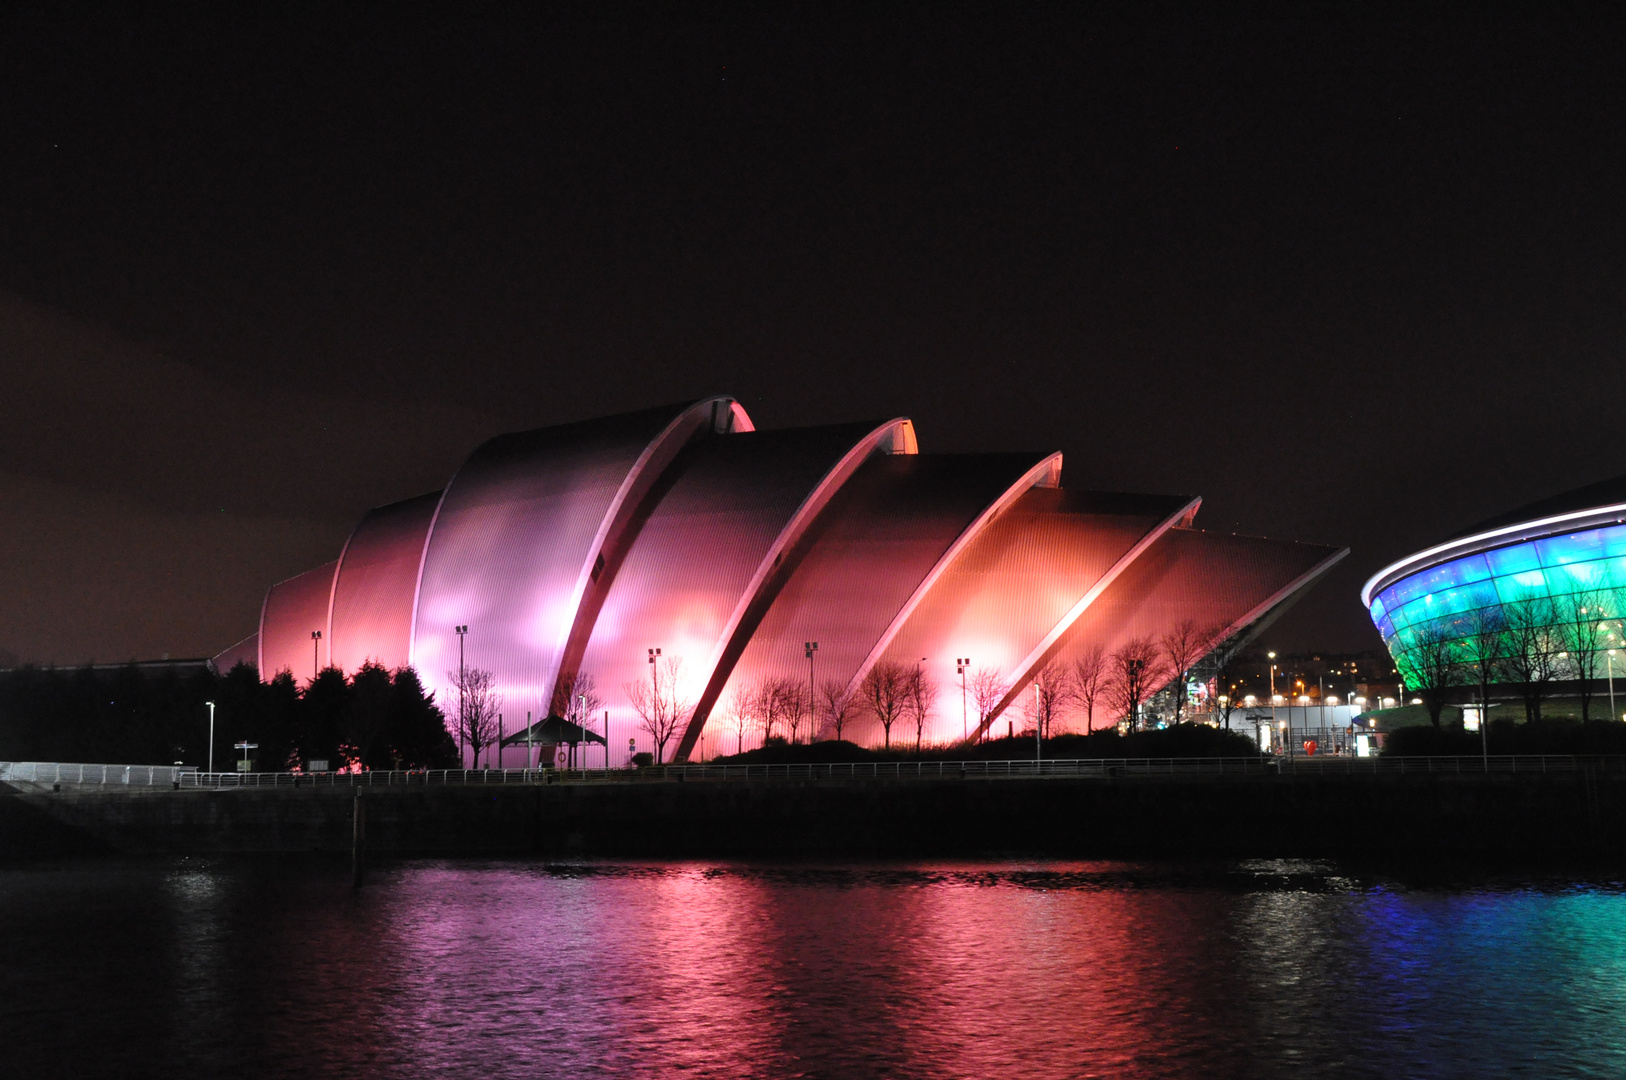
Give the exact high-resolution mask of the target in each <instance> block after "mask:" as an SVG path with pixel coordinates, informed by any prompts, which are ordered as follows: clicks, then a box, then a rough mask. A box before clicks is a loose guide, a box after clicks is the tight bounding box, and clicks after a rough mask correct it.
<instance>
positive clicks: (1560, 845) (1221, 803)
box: [0, 771, 1626, 858]
mask: <svg viewBox="0 0 1626 1080" xmlns="http://www.w3.org/2000/svg"><path fill="white" fill-rule="evenodd" d="M354 797H355V791H354V789H350V788H346V787H337V788H318V789H311V788H302V789H287V788H284V789H227V790H220V791H167V790H126V791H120V792H105V791H98V790H94V789H89V790H78V791H72V790H64V791H62V792H60V793H53V792H50V791H48V790H38V791H20V792H17V791H14V792H10V793H4V794H0V856H7V857H32V856H38V855H42V854H50V853H55V852H62V853H76V852H81V851H86V850H104V851H118V852H180V853H192V854H202V853H225V852H256V851H264V852H274V851H277V852H288V851H334V852H337V851H348V850H349V849H350V845H351V836H352V823H351V821H352V818H351V815H352V813H353V808H354ZM364 798H365V800H366V803H367V810H366V845H367V848H368V850H369V851H371V852H374V853H381V854H398V855H410V854H469V855H476V854H478V855H542V856H566V855H577V856H618V857H625V856H638V857H686V856H701V857H906V858H907V857H947V856H986V855H999V854H1032V855H1052V856H1066V857H1081V858H1093V857H1100V858H1148V857H1169V856H1208V857H1350V856H1355V857H1359V856H1434V855H1439V856H1460V855H1510V856H1547V855H1563V854H1576V855H1581V854H1586V855H1613V854H1616V853H1626V776H1622V775H1620V774H1600V773H1596V772H1588V771H1578V772H1573V773H1562V774H1548V775H1540V774H1536V775H1523V774H1519V775H1507V774H1493V775H1490V776H1455V775H1449V774H1447V775H1381V776H1320V777H1316V776H1304V775H1297V776H1282V777H1259V776H1253V777H1247V778H1237V779H1229V778H1227V779H1212V778H1209V779H1187V778H1156V777H1119V778H1054V779H1049V778H1046V779H1031V778H1028V779H1022V778H1017V779H967V780H956V779H943V780H935V779H934V780H856V779H840V780H817V781H782V780H781V781H773V782H760V781H690V782H687V783H677V782H643V783H638V782H630V783H602V782H600V783H559V784H535V785H506V786H492V787H482V786H478V785H471V786H467V787H464V786H455V785H454V786H439V785H432V786H427V787H394V788H372V789H366V793H365V796H364Z"/></svg>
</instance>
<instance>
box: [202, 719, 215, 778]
mask: <svg viewBox="0 0 1626 1080" xmlns="http://www.w3.org/2000/svg"><path fill="white" fill-rule="evenodd" d="M204 704H206V705H208V706H209V765H208V767H207V768H205V769H204V770H203V771H204V773H205V774H208V773H212V772H214V771H215V703H214V702H212V701H209V702H205V703H204Z"/></svg>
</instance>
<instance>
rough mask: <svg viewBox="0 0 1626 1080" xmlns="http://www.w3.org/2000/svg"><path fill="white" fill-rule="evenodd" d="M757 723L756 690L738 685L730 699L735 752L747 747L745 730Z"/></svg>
mask: <svg viewBox="0 0 1626 1080" xmlns="http://www.w3.org/2000/svg"><path fill="white" fill-rule="evenodd" d="M756 724H757V712H756V692H755V691H754V690H753V689H752V688H751V687H748V686H737V687H735V688H734V692H733V693H732V694H731V695H729V699H728V726H729V727H731V728H733V729H734V752H735V753H736V754H738V753H740V752H741V751H742V750H744V749H745V732H746V729H747V728H753V727H755V726H756Z"/></svg>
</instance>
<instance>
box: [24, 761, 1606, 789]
mask: <svg viewBox="0 0 1626 1080" xmlns="http://www.w3.org/2000/svg"><path fill="white" fill-rule="evenodd" d="M1579 769H1590V770H1594V771H1602V772H1626V756H1621V755H1612V756H1602V755H1600V756H1576V755H1567V754H1517V755H1514V754H1499V755H1493V756H1491V757H1489V758H1484V757H1477V756H1463V757H1387V758H1386V757H1366V758H1362V757H1350V756H1332V757H1308V758H1307V757H1302V756H1296V757H1291V758H1289V757H1275V756H1271V755H1253V756H1248V757H1187V758H1082V759H1077V758H1063V759H1058V760H1053V761H1033V760H1032V759H1027V760H1014V761H860V762H831V763H819V764H794V765H790V764H787V765H761V764H753V765H738V764H726V765H725V764H704V763H701V764H693V765H654V766H646V767H644V768H641V769H571V770H561V769H428V770H382V769H379V770H371V771H364V772H325V773H294V772H261V773H239V772H229V773H203V772H199V771H197V770H196V769H193V768H187V767H183V766H162V765H77V764H65V763H57V762H37V761H24V762H0V781H6V780H15V781H26V782H34V783H47V784H75V785H95V786H105V787H118V786H127V787H169V788H181V789H194V788H209V789H222V788H225V789H230V788H299V787H310V788H370V787H407V786H419V787H422V786H427V785H459V786H478V785H491V784H551V783H559V782H572V783H582V782H596V783H649V782H663V781H665V782H683V781H688V780H720V781H747V780H753V781H807V780H846V779H854V780H866V779H873V780H937V779H941V780H950V779H955V780H958V779H968V778H971V777H978V778H987V777H994V778H997V777H1102V778H1113V777H1128V776H1137V777H1142V776H1176V777H1207V778H1221V777H1236V778H1242V777H1248V776H1283V775H1286V776H1362V775H1369V776H1376V775H1411V774H1456V775H1472V774H1475V773H1487V772H1489V773H1564V772H1574V771H1576V770H1579Z"/></svg>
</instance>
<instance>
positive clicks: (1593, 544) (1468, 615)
mask: <svg viewBox="0 0 1626 1080" xmlns="http://www.w3.org/2000/svg"><path fill="white" fill-rule="evenodd" d="M1361 601H1362V602H1363V603H1364V604H1365V605H1366V607H1367V610H1368V611H1369V612H1370V613H1371V616H1372V622H1373V624H1374V625H1376V626H1377V628H1378V633H1379V634H1381V635H1382V636H1383V640H1384V643H1385V644H1386V645H1387V646H1388V648H1389V652H1390V654H1391V655H1392V656H1393V657H1394V659H1395V665H1396V667H1397V668H1399V670H1400V672H1401V674H1402V675H1403V676H1405V677H1406V679H1407V683H1408V685H1410V686H1412V687H1413V688H1415V687H1417V686H1418V685H1419V682H1420V679H1422V678H1426V676H1423V675H1421V674H1420V672H1419V666H1420V665H1421V664H1423V663H1424V661H1423V658H1422V653H1421V652H1420V651H1419V650H1420V649H1423V648H1429V647H1439V646H1443V647H1444V648H1445V649H1447V650H1450V653H1449V655H1454V656H1457V657H1460V658H1468V659H1471V654H1472V653H1473V652H1474V649H1473V645H1472V641H1473V639H1474V635H1475V634H1476V633H1480V634H1485V633H1491V632H1496V631H1498V630H1499V631H1500V632H1501V633H1502V634H1504V635H1507V634H1510V633H1511V634H1522V635H1523V637H1524V638H1527V639H1528V645H1527V646H1525V647H1521V648H1518V649H1515V650H1514V651H1516V652H1518V653H1519V654H1520V658H1521V659H1529V660H1531V661H1533V662H1536V663H1541V664H1546V665H1548V666H1549V671H1548V674H1549V675H1550V676H1551V677H1554V678H1575V677H1579V676H1585V677H1588V678H1590V677H1593V676H1592V675H1590V674H1587V673H1584V672H1583V673H1577V672H1576V671H1575V670H1573V668H1574V665H1573V664H1572V663H1568V662H1567V661H1568V660H1569V659H1570V657H1571V654H1572V652H1574V650H1573V649H1572V648H1570V647H1567V646H1566V642H1567V641H1568V640H1569V639H1570V638H1571V637H1572V636H1573V635H1574V634H1575V633H1576V632H1577V629H1578V630H1579V632H1580V633H1581V634H1582V635H1583V636H1588V635H1592V634H1597V635H1600V636H1599V639H1598V640H1597V641H1596V642H1588V641H1584V640H1583V641H1582V642H1581V643H1580V644H1581V652H1582V654H1583V655H1584V654H1585V652H1586V651H1588V650H1589V649H1591V651H1597V650H1598V649H1602V648H1609V647H1613V645H1614V642H1613V641H1612V640H1610V639H1609V637H1608V635H1609V634H1610V633H1611V632H1613V633H1617V634H1618V633H1620V629H1619V627H1618V626H1617V625H1615V623H1618V620H1619V619H1620V617H1621V615H1622V614H1623V610H1626V477H1619V478H1616V479H1614V480H1606V481H1604V482H1602V483H1598V484H1593V485H1590V486H1588V487H1584V488H1578V489H1576V490H1575V491H1570V492H1566V493H1564V494H1562V495H1557V496H1554V497H1552V498H1550V499H1544V500H1542V501H1540V502H1536V503H1531V504H1530V505H1528V506H1523V507H1520V508H1519V509H1517V510H1513V511H1510V512H1508V513H1506V514H1502V515H1499V516H1498V517H1495V518H1492V519H1490V520H1488V521H1483V522H1481V523H1479V524H1478V525H1475V526H1474V527H1473V528H1470V529H1468V530H1467V531H1465V532H1463V533H1461V534H1459V535H1457V536H1454V537H1452V538H1451V539H1449V540H1446V541H1445V542H1444V543H1441V544H1437V545H1435V546H1434V547H1431V548H1428V549H1427V550H1425V551H1420V552H1417V553H1416V554H1414V555H1409V556H1407V557H1406V558H1404V559H1401V560H1400V561H1399V562H1397V563H1394V564H1393V565H1392V566H1387V567H1385V568H1384V569H1382V570H1380V571H1378V573H1377V574H1375V575H1373V577H1372V579H1371V580H1370V581H1368V582H1367V583H1366V585H1365V587H1364V588H1363V589H1362V590H1361ZM1589 614H1590V616H1591V618H1587V617H1586V616H1588V615H1589ZM1577 616H1581V617H1580V618H1577ZM1610 620H1614V622H1611V621H1610ZM1499 648H1500V649H1501V651H1502V653H1504V654H1507V653H1508V650H1509V649H1512V648H1513V646H1511V645H1510V644H1507V643H1505V642H1504V644H1502V645H1501V646H1499ZM1525 648H1529V649H1540V650H1543V651H1544V652H1546V653H1547V654H1549V655H1546V656H1544V657H1539V658H1536V657H1526V656H1525V655H1524V652H1525ZM1485 651H1486V653H1487V655H1495V654H1493V653H1491V650H1490V649H1488V648H1487V649H1486V650H1485ZM1519 667H1520V665H1519V664H1518V663H1514V664H1511V665H1504V666H1503V671H1502V674H1503V675H1504V676H1506V677H1509V678H1512V677H1513V676H1516V675H1517V672H1518V669H1519ZM1515 681H1516V680H1515Z"/></svg>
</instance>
